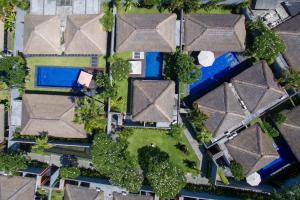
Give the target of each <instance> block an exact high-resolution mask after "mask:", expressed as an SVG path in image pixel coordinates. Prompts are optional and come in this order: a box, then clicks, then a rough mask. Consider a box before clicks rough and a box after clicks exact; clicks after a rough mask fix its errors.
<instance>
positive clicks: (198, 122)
mask: <svg viewBox="0 0 300 200" xmlns="http://www.w3.org/2000/svg"><path fill="white" fill-rule="evenodd" d="M188 119H189V120H190V121H191V122H192V123H193V125H194V127H195V128H196V130H197V131H201V130H202V129H203V127H205V125H204V122H205V120H207V116H206V115H205V114H204V113H203V112H201V110H200V109H199V108H198V107H195V108H194V109H192V110H191V112H189V114H188Z"/></svg>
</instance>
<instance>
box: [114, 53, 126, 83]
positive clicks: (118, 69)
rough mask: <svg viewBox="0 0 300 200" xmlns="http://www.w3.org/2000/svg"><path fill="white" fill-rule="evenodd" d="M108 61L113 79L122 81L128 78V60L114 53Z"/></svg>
mask: <svg viewBox="0 0 300 200" xmlns="http://www.w3.org/2000/svg"><path fill="white" fill-rule="evenodd" d="M110 62H111V73H112V77H113V79H114V80H115V81H122V80H124V79H127V78H128V74H129V73H130V72H131V65H130V63H129V61H128V60H126V59H123V58H122V57H119V56H117V55H116V54H115V55H113V56H112V58H111V59H110Z"/></svg>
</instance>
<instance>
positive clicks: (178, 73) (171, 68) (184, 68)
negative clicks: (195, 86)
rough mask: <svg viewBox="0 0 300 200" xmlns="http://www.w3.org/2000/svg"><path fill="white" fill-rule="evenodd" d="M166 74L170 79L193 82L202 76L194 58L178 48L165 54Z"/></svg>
mask: <svg viewBox="0 0 300 200" xmlns="http://www.w3.org/2000/svg"><path fill="white" fill-rule="evenodd" d="M165 62H166V64H165V75H166V77H167V78H168V79H171V80H174V81H177V80H178V79H179V80H180V81H181V82H183V83H193V82H195V81H196V80H197V79H199V78H201V76H200V75H201V73H200V70H199V69H198V67H197V66H196V65H195V64H194V59H193V58H192V57H190V56H189V55H187V54H185V53H183V52H182V51H181V50H180V49H177V50H176V52H175V53H170V54H166V55H165Z"/></svg>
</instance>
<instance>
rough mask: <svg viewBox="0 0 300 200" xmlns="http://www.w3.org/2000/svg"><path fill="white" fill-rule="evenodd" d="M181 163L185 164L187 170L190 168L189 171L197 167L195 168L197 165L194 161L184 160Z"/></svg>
mask: <svg viewBox="0 0 300 200" xmlns="http://www.w3.org/2000/svg"><path fill="white" fill-rule="evenodd" d="M183 162H184V163H185V165H186V166H187V167H188V168H190V169H197V166H196V164H197V163H196V162H195V161H193V160H188V159H185V160H184V161H183Z"/></svg>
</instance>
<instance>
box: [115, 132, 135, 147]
mask: <svg viewBox="0 0 300 200" xmlns="http://www.w3.org/2000/svg"><path fill="white" fill-rule="evenodd" d="M117 134H119V139H120V142H121V143H123V144H126V145H127V144H128V141H127V139H128V138H129V137H130V136H131V135H132V134H133V130H132V129H131V128H124V129H122V130H119V131H117Z"/></svg>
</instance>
